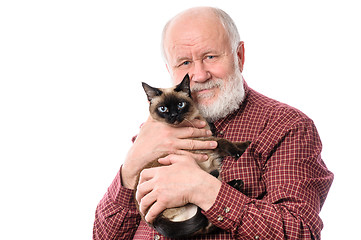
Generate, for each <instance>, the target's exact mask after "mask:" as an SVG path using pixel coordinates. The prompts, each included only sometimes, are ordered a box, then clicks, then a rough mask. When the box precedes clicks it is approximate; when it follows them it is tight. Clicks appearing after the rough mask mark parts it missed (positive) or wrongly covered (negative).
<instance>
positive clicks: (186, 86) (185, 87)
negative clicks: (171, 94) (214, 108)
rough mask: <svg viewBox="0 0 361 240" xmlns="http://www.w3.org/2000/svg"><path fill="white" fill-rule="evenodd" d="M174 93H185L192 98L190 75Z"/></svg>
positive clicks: (186, 76) (185, 77)
mask: <svg viewBox="0 0 361 240" xmlns="http://www.w3.org/2000/svg"><path fill="white" fill-rule="evenodd" d="M174 91H176V92H180V91H182V92H185V93H187V94H188V96H189V97H190V98H192V96H191V87H190V80H189V75H188V73H187V75H185V76H184V78H183V80H182V82H181V83H180V84H178V85H177V86H176V87H175V89H174Z"/></svg>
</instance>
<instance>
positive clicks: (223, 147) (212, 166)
mask: <svg viewBox="0 0 361 240" xmlns="http://www.w3.org/2000/svg"><path fill="white" fill-rule="evenodd" d="M142 85H143V88H144V91H145V93H146V95H147V97H148V101H149V104H150V105H149V111H150V115H151V116H152V118H153V119H155V120H157V121H161V122H165V123H167V124H170V125H173V126H177V125H179V124H182V123H183V122H185V121H187V122H190V121H191V120H193V119H199V120H203V121H205V122H207V121H206V120H205V119H204V118H203V117H202V116H201V114H200V113H199V111H198V109H197V108H196V106H195V103H194V102H193V100H192V97H191V90H190V80H189V76H188V74H187V75H186V76H185V77H184V79H183V81H182V82H181V83H180V84H178V85H176V86H175V87H172V88H154V87H151V86H149V85H148V84H146V83H142ZM206 128H207V129H211V126H210V125H207V126H206ZM198 140H203V141H211V140H214V141H217V143H218V146H217V148H216V149H213V150H195V151H192V152H194V153H201V154H207V155H208V160H207V161H205V162H199V163H198V165H199V166H200V167H201V168H202V169H203V170H204V171H206V172H208V173H209V174H212V175H213V176H214V177H217V178H220V177H219V172H220V170H221V163H222V158H223V157H225V156H233V157H235V158H237V159H238V158H239V157H240V156H241V155H242V154H243V152H244V151H245V150H246V149H247V147H248V145H249V144H250V142H249V141H247V142H230V141H228V140H226V139H222V138H215V137H205V138H198ZM158 166H161V164H160V163H159V162H158V161H157V160H155V161H153V162H151V163H150V164H148V165H147V166H145V167H144V169H145V168H152V167H158ZM138 182H139V174H138V179H137V181H136V185H135V192H136V190H137V189H136V188H137V185H138ZM228 184H230V185H231V186H233V187H235V188H240V187H241V186H240V185H241V184H243V183H242V182H241V180H238V181H237V180H233V181H232V182H230V183H228ZM238 190H239V189H238ZM135 203H136V206H137V208H138V211H139V205H138V203H137V201H136V200H135ZM139 212H140V211H139ZM141 216H142V219H143V220H144V221H145V218H144V216H143V215H142V214H141ZM148 224H149V225H150V226H152V227H153V228H154V229H155V230H156V231H158V232H159V233H160V234H162V235H164V236H166V237H171V238H185V237H189V236H193V235H198V234H205V233H209V232H211V231H213V230H214V229H216V227H215V226H214V225H213V224H211V223H210V222H209V221H208V219H207V218H206V217H205V216H204V215H203V214H202V213H201V209H200V208H199V207H198V206H196V205H194V204H191V203H189V204H187V205H185V206H183V207H177V208H170V209H166V210H164V211H163V212H162V213H161V214H160V215H159V216H158V217H157V218H156V219H155V221H154V222H153V223H152V224H150V223H148Z"/></svg>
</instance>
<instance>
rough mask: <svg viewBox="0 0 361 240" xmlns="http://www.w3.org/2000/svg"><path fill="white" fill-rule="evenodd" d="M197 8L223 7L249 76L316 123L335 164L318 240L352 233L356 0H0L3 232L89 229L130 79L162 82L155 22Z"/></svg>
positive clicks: (123, 122)
mask: <svg viewBox="0 0 361 240" xmlns="http://www.w3.org/2000/svg"><path fill="white" fill-rule="evenodd" d="M199 5H210V6H216V7H220V8H222V9H224V10H225V11H226V12H228V13H229V14H230V15H231V16H232V17H233V19H234V21H235V22H236V24H237V26H238V28H239V31H240V34H241V38H242V40H243V41H244V42H245V48H246V63H245V68H244V77H245V79H246V81H247V83H248V85H249V86H250V87H252V88H253V89H256V90H257V91H259V92H261V93H263V94H265V95H267V96H269V97H272V98H275V99H277V100H280V101H282V102H286V103H288V104H289V105H292V106H294V107H296V108H299V109H300V110H302V111H303V112H305V113H306V114H307V115H308V116H310V117H311V118H312V119H313V120H314V121H315V123H316V126H317V127H318V130H319V133H320V136H321V139H322V140H323V145H324V150H323V159H324V161H325V162H326V164H327V166H328V167H329V169H330V170H331V171H333V172H334V173H335V181H334V183H333V185H332V188H331V191H330V193H329V196H328V199H327V201H326V203H325V205H324V207H323V209H322V212H321V216H322V218H323V221H324V224H325V227H324V230H323V232H322V236H323V239H347V238H352V239H355V237H356V238H357V237H359V231H358V229H359V228H360V226H359V225H360V221H359V216H360V214H361V212H360V207H359V201H360V191H359V188H360V178H359V175H360V174H359V172H360V170H359V167H360V161H361V157H360V149H361V148H360V146H359V144H360V140H359V138H360V134H361V131H360V110H359V109H360V106H359V105H360V103H361V101H360V96H359V90H360V85H359V82H360V80H361V73H360V65H361V64H360V63H361V62H360V55H361V48H360V43H361V37H360V23H361V14H360V5H359V3H357V1H350V0H342V1H341V0H340V1H317V0H313V1H311V0H306V1H305V0H304V1H286V0H284V1H280V0H276V1H240V0H238V1H209V0H208V1H202V0H191V1H188V0H182V1H127V2H125V1H89V0H87V1H85V0H84V1H81V0H63V1H45V0H44V1H40V0H33V1H17V0H12V1H10V0H8V1H6V0H4V1H1V3H0V160H1V163H0V164H1V166H0V185H1V186H0V187H1V188H0V189H1V190H0V191H1V192H0V194H1V197H0V202H1V203H0V226H1V231H0V238H1V239H6V240H10V239H52V240H54V239H91V234H92V224H93V220H94V211H95V208H96V205H97V203H98V202H99V201H100V199H101V198H102V196H103V194H104V193H105V191H106V189H107V187H108V186H109V185H110V183H111V181H112V180H113V178H114V177H115V175H116V173H117V171H118V169H119V167H120V165H121V163H122V161H123V159H124V156H125V154H126V152H127V150H128V148H129V146H130V144H131V142H130V139H131V137H132V136H133V135H134V134H136V133H137V131H138V127H139V125H140V124H141V123H142V122H143V121H144V120H145V119H146V117H147V111H148V110H147V102H146V97H145V94H144V92H143V89H142V88H141V84H140V82H141V81H145V82H147V83H149V84H153V85H154V86H159V87H166V86H169V85H170V81H169V80H170V78H169V76H168V73H167V71H166V68H165V67H164V63H163V62H162V58H161V55H160V34H161V30H162V28H163V25H164V24H165V22H166V21H167V20H168V19H169V18H170V17H172V16H173V15H174V14H176V13H178V12H179V11H181V10H184V9H186V8H189V7H193V6H199Z"/></svg>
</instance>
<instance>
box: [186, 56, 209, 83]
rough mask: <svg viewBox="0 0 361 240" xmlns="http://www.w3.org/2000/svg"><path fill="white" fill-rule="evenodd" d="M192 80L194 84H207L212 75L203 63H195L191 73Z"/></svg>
mask: <svg viewBox="0 0 361 240" xmlns="http://www.w3.org/2000/svg"><path fill="white" fill-rule="evenodd" d="M189 75H190V79H191V81H193V82H205V81H207V80H208V79H209V78H210V77H211V74H210V72H209V71H208V69H207V68H206V66H205V65H204V63H203V62H202V61H195V62H194V65H193V69H192V71H191V72H190V73H189Z"/></svg>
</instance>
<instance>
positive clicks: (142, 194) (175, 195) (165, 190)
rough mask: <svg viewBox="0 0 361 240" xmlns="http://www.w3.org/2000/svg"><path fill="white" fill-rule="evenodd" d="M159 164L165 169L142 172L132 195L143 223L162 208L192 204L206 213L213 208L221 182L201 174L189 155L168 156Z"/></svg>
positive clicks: (157, 213)
mask: <svg viewBox="0 0 361 240" xmlns="http://www.w3.org/2000/svg"><path fill="white" fill-rule="evenodd" d="M204 160H205V159H203V161H204ZM159 162H160V163H162V164H164V165H167V166H162V167H157V168H150V169H145V170H143V171H142V173H141V177H140V180H139V184H138V188H137V192H136V199H137V201H138V203H139V206H140V211H141V212H142V213H143V214H145V213H146V216H145V219H146V221H147V222H153V220H154V219H155V217H157V216H158V215H159V214H160V213H161V212H162V211H163V210H165V209H166V208H172V207H180V206H183V205H185V204H187V203H193V204H195V205H197V206H199V207H200V208H202V209H203V210H205V211H206V210H208V209H209V208H210V207H211V206H212V205H213V203H214V202H215V200H216V197H217V195H218V192H219V189H220V188H221V182H220V181H219V180H218V179H217V178H215V177H213V176H212V175H210V174H208V173H206V172H205V171H203V170H202V169H201V168H200V167H199V166H198V164H197V162H196V160H195V159H193V158H192V156H191V155H187V154H186V155H176V154H172V155H168V156H167V157H165V158H162V159H159Z"/></svg>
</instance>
